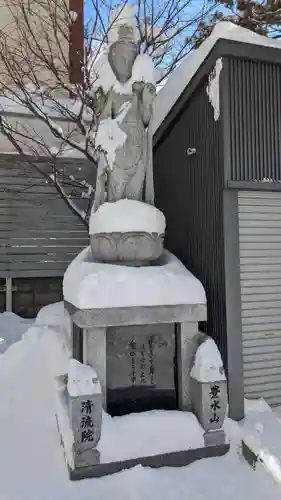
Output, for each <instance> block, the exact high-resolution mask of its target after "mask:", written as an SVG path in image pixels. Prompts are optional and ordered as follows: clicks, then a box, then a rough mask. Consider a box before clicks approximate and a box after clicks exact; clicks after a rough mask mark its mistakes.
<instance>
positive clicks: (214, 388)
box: [209, 384, 221, 424]
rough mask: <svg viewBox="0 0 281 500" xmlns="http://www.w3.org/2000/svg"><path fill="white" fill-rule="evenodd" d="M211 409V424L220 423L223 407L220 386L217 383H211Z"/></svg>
mask: <svg viewBox="0 0 281 500" xmlns="http://www.w3.org/2000/svg"><path fill="white" fill-rule="evenodd" d="M209 396H210V410H211V417H210V420H209V422H210V424H213V423H216V424H217V423H219V420H220V416H219V411H218V410H220V409H221V405H220V386H219V385H217V384H213V385H211V388H210V392H209Z"/></svg>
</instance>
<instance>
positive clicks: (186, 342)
mask: <svg viewBox="0 0 281 500" xmlns="http://www.w3.org/2000/svg"><path fill="white" fill-rule="evenodd" d="M205 338H206V335H205V334H204V333H201V332H198V324H197V323H178V324H177V369H178V374H177V375H178V401H179V409H180V410H185V411H191V410H192V402H191V394H190V371H191V368H192V365H193V361H194V356H195V353H196V350H197V348H198V346H199V345H200V343H201V342H203V340H204V339H205Z"/></svg>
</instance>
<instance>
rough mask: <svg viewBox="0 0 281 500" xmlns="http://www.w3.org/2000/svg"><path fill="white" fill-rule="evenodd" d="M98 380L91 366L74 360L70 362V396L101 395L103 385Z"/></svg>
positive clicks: (68, 386)
mask: <svg viewBox="0 0 281 500" xmlns="http://www.w3.org/2000/svg"><path fill="white" fill-rule="evenodd" d="M97 378H98V376H97V373H96V371H95V370H94V369H93V368H92V367H91V366H88V365H84V364H82V363H79V361H77V360H76V359H73V358H71V359H70V360H69V367H68V382H67V389H68V393H69V394H70V396H73V397H75V396H83V395H87V394H99V393H100V392H101V385H100V383H99V381H98V380H97Z"/></svg>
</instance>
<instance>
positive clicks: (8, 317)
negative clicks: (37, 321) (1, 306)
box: [0, 312, 34, 354]
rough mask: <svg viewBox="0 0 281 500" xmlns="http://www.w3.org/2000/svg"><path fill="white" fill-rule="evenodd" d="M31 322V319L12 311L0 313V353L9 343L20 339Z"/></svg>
mask: <svg viewBox="0 0 281 500" xmlns="http://www.w3.org/2000/svg"><path fill="white" fill-rule="evenodd" d="M33 323H34V320H33V319H24V318H21V317H20V316H17V315H16V314H14V313H12V312H4V313H2V314H1V313H0V354H3V353H4V352H5V351H6V349H7V348H8V347H9V346H10V345H11V344H13V343H14V342H17V341H19V340H21V338H22V336H23V334H24V333H25V332H26V331H27V330H28V328H29V327H30V326H31V325H32V324H33Z"/></svg>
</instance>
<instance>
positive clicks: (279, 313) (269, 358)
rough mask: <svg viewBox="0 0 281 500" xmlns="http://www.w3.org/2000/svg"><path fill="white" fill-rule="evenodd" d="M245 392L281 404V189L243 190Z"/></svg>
mask: <svg viewBox="0 0 281 500" xmlns="http://www.w3.org/2000/svg"><path fill="white" fill-rule="evenodd" d="M238 213H239V240H240V279H241V305H242V334H243V365H244V383H245V395H246V396H247V397H252V398H257V397H264V398H265V399H266V400H267V402H268V403H269V404H272V405H274V404H275V405H276V404H278V405H280V404H281V193H278V192H259V191H256V192H249V191H240V192H239V194H238Z"/></svg>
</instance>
